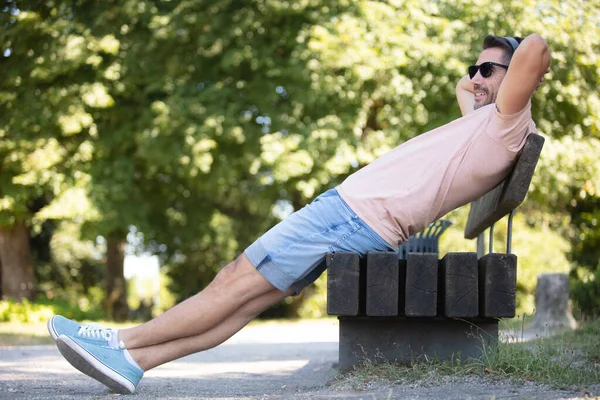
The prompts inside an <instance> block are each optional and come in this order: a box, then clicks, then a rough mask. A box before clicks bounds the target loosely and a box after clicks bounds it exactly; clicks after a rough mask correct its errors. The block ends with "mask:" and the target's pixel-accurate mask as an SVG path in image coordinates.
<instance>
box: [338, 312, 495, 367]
mask: <svg viewBox="0 0 600 400" xmlns="http://www.w3.org/2000/svg"><path fill="white" fill-rule="evenodd" d="M339 320H340V349H339V356H340V359H339V368H340V370H341V371H346V370H349V369H352V367H354V366H355V365H357V364H358V363H360V361H362V360H365V359H369V360H370V361H372V362H381V361H385V360H387V361H392V362H397V363H401V364H408V363H410V362H411V361H412V360H415V359H420V360H425V359H429V360H431V359H435V358H437V359H440V360H449V359H452V358H454V359H456V358H461V359H467V358H469V357H480V356H481V355H482V347H483V343H486V344H492V343H495V342H497V340H498V321H495V320H490V321H487V320H486V321H482V322H475V323H473V322H466V321H460V320H453V319H391V318H368V317H364V318H361V317H354V318H345V317H340V318H339Z"/></svg>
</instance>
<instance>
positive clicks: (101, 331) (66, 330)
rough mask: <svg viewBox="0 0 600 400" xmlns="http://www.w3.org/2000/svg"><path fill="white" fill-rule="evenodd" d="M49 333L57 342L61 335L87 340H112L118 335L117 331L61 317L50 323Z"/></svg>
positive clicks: (51, 320) (52, 319)
mask: <svg viewBox="0 0 600 400" xmlns="http://www.w3.org/2000/svg"><path fill="white" fill-rule="evenodd" d="M48 332H50V336H52V339H54V341H56V340H57V339H58V337H59V336H60V335H69V336H73V337H81V338H86V339H94V338H96V339H104V340H110V339H111V337H112V335H116V332H117V331H116V330H112V329H109V328H104V327H103V326H102V325H100V324H89V325H86V324H80V323H77V322H75V321H72V320H70V319H67V318H65V317H63V316H60V315H55V316H53V317H52V318H50V321H48Z"/></svg>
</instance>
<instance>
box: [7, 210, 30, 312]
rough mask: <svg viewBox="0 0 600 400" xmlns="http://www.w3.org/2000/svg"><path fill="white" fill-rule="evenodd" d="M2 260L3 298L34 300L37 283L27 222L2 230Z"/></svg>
mask: <svg viewBox="0 0 600 400" xmlns="http://www.w3.org/2000/svg"><path fill="white" fill-rule="evenodd" d="M0 260H1V261H0V274H1V275H2V276H1V277H0V282H1V284H2V296H3V297H12V298H14V299H17V300H21V299H23V298H27V299H30V300H33V299H34V298H35V294H36V282H35V275H34V273H33V264H32V262H31V253H30V251H29V229H28V228H27V224H26V223H25V221H21V222H17V223H16V224H15V225H13V226H12V227H11V228H0Z"/></svg>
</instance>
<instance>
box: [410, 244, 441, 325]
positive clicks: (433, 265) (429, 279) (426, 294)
mask: <svg viewBox="0 0 600 400" xmlns="http://www.w3.org/2000/svg"><path fill="white" fill-rule="evenodd" d="M437 279H438V259H437V254H435V253H409V254H408V257H407V260H406V286H405V287H406V289H405V291H404V294H405V299H404V301H405V306H404V311H405V314H406V316H407V317H435V316H436V314H437V297H438V293H437V289H438V288H437V286H438V285H437Z"/></svg>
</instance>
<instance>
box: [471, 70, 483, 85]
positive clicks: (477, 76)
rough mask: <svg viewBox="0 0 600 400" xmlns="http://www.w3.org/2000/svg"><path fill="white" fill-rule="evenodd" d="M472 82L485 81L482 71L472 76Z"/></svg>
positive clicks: (479, 82)
mask: <svg viewBox="0 0 600 400" xmlns="http://www.w3.org/2000/svg"><path fill="white" fill-rule="evenodd" d="M471 82H473V83H475V84H478V85H480V84H481V83H482V82H483V76H481V72H480V71H477V73H476V74H475V76H474V77H472V78H471Z"/></svg>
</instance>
